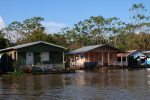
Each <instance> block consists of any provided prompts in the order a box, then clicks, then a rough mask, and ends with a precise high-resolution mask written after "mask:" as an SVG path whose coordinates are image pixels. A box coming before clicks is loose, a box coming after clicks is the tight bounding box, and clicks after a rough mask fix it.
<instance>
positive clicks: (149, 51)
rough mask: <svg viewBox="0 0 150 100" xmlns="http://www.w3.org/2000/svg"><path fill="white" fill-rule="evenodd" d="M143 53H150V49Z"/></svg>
mask: <svg viewBox="0 0 150 100" xmlns="http://www.w3.org/2000/svg"><path fill="white" fill-rule="evenodd" d="M142 53H150V50H148V51H143V52H142Z"/></svg>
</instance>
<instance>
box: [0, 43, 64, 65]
mask: <svg viewBox="0 0 150 100" xmlns="http://www.w3.org/2000/svg"><path fill="white" fill-rule="evenodd" d="M64 50H65V48H64V47H61V46H58V45H54V44H50V43H47V42H44V41H37V42H32V43H27V44H22V45H17V46H13V47H9V48H6V49H1V50H0V53H1V54H4V53H6V54H8V55H9V56H11V57H12V59H13V61H15V62H16V64H17V65H35V64H38V63H43V64H60V63H63V62H64Z"/></svg>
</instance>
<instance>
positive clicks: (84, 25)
mask: <svg viewBox="0 0 150 100" xmlns="http://www.w3.org/2000/svg"><path fill="white" fill-rule="evenodd" d="M129 11H130V12H131V14H132V16H131V18H132V21H131V22H130V23H125V22H123V21H121V20H120V19H119V18H117V17H110V18H105V17H103V16H91V17H90V18H87V19H85V20H83V21H79V22H78V23H77V24H75V25H74V26H73V27H72V28H64V29H63V30H62V31H61V32H59V33H55V34H47V33H46V32H45V27H43V26H42V24H41V22H42V21H44V18H42V17H33V18H30V19H26V20H24V21H23V22H17V21H16V22H12V23H11V24H10V25H8V27H6V28H5V29H4V31H3V33H5V36H7V37H8V38H9V40H10V41H12V42H15V44H22V43H28V42H33V41H38V40H42V41H47V42H50V43H54V44H57V45H61V46H64V47H67V48H69V50H74V49H77V48H80V47H83V46H88V45H97V44H109V45H113V46H115V47H118V48H120V49H121V50H131V49H139V50H148V49H150V41H149V40H150V34H149V33H150V29H149V27H150V22H149V20H150V16H147V14H146V11H147V9H146V8H145V6H144V4H142V3H139V4H133V5H132V6H131V8H130V9H129ZM137 33H138V34H137ZM1 37H2V38H1ZM1 41H4V40H3V36H1V34H0V43H1ZM1 44H2V43H1ZM4 47H6V46H4ZM4 47H0V48H4Z"/></svg>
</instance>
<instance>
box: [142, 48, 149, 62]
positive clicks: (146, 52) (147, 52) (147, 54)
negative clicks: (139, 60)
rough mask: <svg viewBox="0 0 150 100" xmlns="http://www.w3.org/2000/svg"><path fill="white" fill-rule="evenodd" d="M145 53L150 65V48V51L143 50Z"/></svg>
mask: <svg viewBox="0 0 150 100" xmlns="http://www.w3.org/2000/svg"><path fill="white" fill-rule="evenodd" d="M142 53H143V54H144V55H146V57H147V59H146V64H147V65H150V50H149V51H143V52H142Z"/></svg>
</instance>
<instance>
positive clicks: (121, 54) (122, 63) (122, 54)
mask: <svg viewBox="0 0 150 100" xmlns="http://www.w3.org/2000/svg"><path fill="white" fill-rule="evenodd" d="M122 55H123V53H121V66H123V62H122Z"/></svg>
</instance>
